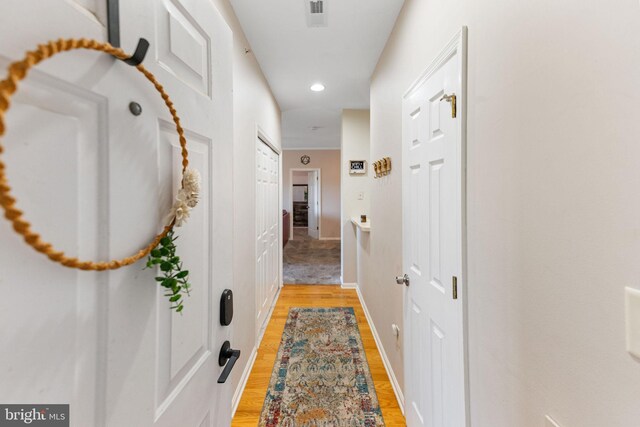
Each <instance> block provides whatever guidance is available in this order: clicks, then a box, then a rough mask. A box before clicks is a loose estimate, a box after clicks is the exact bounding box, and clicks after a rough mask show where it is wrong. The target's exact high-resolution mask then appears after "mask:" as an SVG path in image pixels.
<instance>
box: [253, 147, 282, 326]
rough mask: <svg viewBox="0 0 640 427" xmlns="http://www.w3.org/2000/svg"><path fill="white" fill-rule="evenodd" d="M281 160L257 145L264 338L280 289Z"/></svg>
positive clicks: (258, 245) (259, 307)
mask: <svg viewBox="0 0 640 427" xmlns="http://www.w3.org/2000/svg"><path fill="white" fill-rule="evenodd" d="M281 217H282V212H281V211H280V156H279V155H278V154H277V153H276V152H275V151H273V150H272V149H271V148H270V147H269V146H268V145H267V144H265V143H264V142H263V141H262V140H260V138H258V139H257V141H256V231H257V233H256V248H257V254H256V255H257V259H256V298H257V301H256V302H257V311H256V331H257V333H258V335H260V334H261V332H262V329H263V328H264V326H265V321H266V319H267V316H268V314H269V310H270V308H271V304H272V303H273V300H274V298H275V295H276V293H277V291H278V288H279V286H280V260H281V256H280V248H281V246H280V222H281Z"/></svg>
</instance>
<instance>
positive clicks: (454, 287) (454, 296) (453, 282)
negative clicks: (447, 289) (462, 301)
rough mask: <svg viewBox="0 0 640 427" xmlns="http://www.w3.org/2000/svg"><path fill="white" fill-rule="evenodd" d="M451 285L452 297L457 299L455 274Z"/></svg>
mask: <svg viewBox="0 0 640 427" xmlns="http://www.w3.org/2000/svg"><path fill="white" fill-rule="evenodd" d="M452 285H453V299H458V278H457V277H456V276H453V279H452Z"/></svg>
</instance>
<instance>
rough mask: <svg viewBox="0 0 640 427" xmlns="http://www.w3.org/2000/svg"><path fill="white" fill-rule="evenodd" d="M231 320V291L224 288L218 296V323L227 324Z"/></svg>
mask: <svg viewBox="0 0 640 427" xmlns="http://www.w3.org/2000/svg"><path fill="white" fill-rule="evenodd" d="M232 320H233V292H231V289H225V290H224V292H222V297H220V324H221V325H222V326H229V325H230V324H231V321H232Z"/></svg>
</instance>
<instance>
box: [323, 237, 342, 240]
mask: <svg viewBox="0 0 640 427" xmlns="http://www.w3.org/2000/svg"><path fill="white" fill-rule="evenodd" d="M340 239H341V238H340V237H321V238H320V240H340Z"/></svg>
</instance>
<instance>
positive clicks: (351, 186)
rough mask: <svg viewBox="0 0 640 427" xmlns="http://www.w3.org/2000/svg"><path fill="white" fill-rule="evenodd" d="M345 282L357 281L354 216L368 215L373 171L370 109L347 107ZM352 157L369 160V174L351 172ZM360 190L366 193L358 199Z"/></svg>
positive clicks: (344, 124)
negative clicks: (370, 154) (370, 142)
mask: <svg viewBox="0 0 640 427" xmlns="http://www.w3.org/2000/svg"><path fill="white" fill-rule="evenodd" d="M341 147H342V159H341V166H340V171H341V174H342V190H341V200H342V212H341V230H342V283H350V284H352V283H357V271H356V247H357V246H356V245H357V242H356V228H355V226H354V225H353V224H352V223H351V218H352V217H354V216H355V217H360V215H363V214H364V215H369V205H370V196H371V194H370V192H369V187H370V184H369V182H370V180H372V179H373V178H372V176H373V172H372V171H371V164H370V163H371V162H370V161H369V110H344V111H343V112H342V142H341ZM349 160H366V162H367V173H366V174H364V175H350V174H349ZM359 193H363V194H364V198H363V199H362V200H358V195H359Z"/></svg>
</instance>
